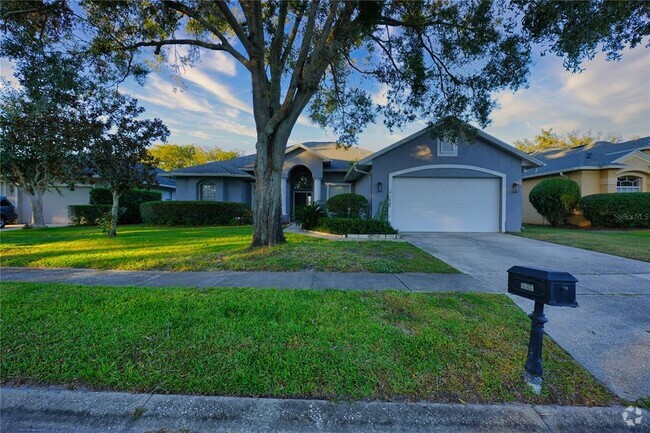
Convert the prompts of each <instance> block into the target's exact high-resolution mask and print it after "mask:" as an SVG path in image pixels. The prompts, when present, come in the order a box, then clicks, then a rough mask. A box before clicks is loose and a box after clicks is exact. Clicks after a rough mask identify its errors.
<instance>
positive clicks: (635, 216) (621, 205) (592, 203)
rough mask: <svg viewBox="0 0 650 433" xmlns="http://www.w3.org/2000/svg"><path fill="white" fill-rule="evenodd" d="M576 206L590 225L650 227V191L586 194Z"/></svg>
mask: <svg viewBox="0 0 650 433" xmlns="http://www.w3.org/2000/svg"><path fill="white" fill-rule="evenodd" d="M578 207H579V208H580V209H581V210H582V212H583V215H584V217H585V218H587V219H588V220H590V221H591V225H592V227H630V228H632V227H650V192H631V193H608V194H594V195H588V196H585V197H582V198H581V199H580V201H579V203H578Z"/></svg>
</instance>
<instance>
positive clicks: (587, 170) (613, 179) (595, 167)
mask: <svg viewBox="0 0 650 433" xmlns="http://www.w3.org/2000/svg"><path fill="white" fill-rule="evenodd" d="M531 156H533V157H534V158H536V159H538V160H540V161H542V162H543V163H544V165H543V166H541V167H531V168H529V169H527V170H526V171H525V172H524V174H523V182H524V185H523V192H524V193H523V197H522V199H523V200H524V203H523V210H524V218H523V221H524V222H525V223H529V224H547V221H546V220H545V219H544V218H543V217H542V216H541V215H540V214H538V213H537V211H536V210H535V208H534V207H533V205H531V204H530V201H529V200H528V195H529V194H530V191H531V190H532V189H533V188H534V187H535V185H537V184H538V183H539V182H541V181H542V180H544V179H549V178H551V177H559V176H562V177H567V178H569V179H573V180H575V181H576V182H577V183H578V185H580V192H581V194H582V196H586V195H592V194H600V193H626V192H650V137H644V138H640V139H638V140H632V141H626V142H624V143H609V142H606V141H596V142H593V143H591V144H587V145H584V146H577V147H573V148H563V149H558V148H554V149H543V150H540V151H537V152H534V153H532V154H531ZM575 222H576V223H578V224H579V223H580V219H577V220H575Z"/></svg>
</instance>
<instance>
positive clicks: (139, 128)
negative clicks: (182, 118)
mask: <svg viewBox="0 0 650 433" xmlns="http://www.w3.org/2000/svg"><path fill="white" fill-rule="evenodd" d="M105 104H106V111H107V112H109V113H110V114H109V115H108V116H107V121H106V122H105V125H104V127H105V133H104V135H103V136H102V138H101V139H100V140H98V141H97V142H96V143H95V144H94V145H93V146H92V147H90V149H89V151H88V161H89V166H91V167H92V168H93V171H95V173H96V174H97V175H98V176H99V177H100V178H101V179H102V182H103V183H105V184H106V185H107V187H108V189H110V191H111V194H112V196H113V203H112V208H111V223H110V228H109V230H108V235H109V236H111V237H113V236H116V235H117V220H118V218H119V200H120V197H121V196H122V194H124V193H125V192H127V191H129V190H131V189H133V188H139V187H143V186H149V185H155V184H156V172H155V170H154V162H155V160H154V159H153V157H152V156H151V155H150V154H149V152H148V150H147V147H148V146H150V145H151V144H152V142H154V141H159V140H162V141H164V140H166V139H167V136H168V135H169V130H168V129H167V127H166V126H165V125H164V124H163V123H162V121H161V120H160V119H153V120H149V119H146V120H138V119H137V118H138V116H139V115H140V114H142V113H143V112H144V108H142V107H138V105H137V101H136V100H135V99H130V98H127V97H125V96H123V95H119V94H113V95H110V96H109V97H108V99H107V100H105Z"/></svg>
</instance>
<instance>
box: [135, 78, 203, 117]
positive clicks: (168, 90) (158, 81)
mask: <svg viewBox="0 0 650 433" xmlns="http://www.w3.org/2000/svg"><path fill="white" fill-rule="evenodd" d="M130 93H131V95H132V96H133V97H134V98H136V99H138V100H141V101H145V102H148V103H150V104H154V105H157V106H162V107H166V108H173V109H181V110H188V111H195V112H199V113H211V112H212V111H213V108H212V107H210V104H209V103H208V102H207V101H206V100H205V99H199V98H195V97H193V96H191V95H190V94H188V93H187V92H185V91H183V89H180V88H178V87H174V85H173V84H171V83H168V82H166V81H164V80H163V79H162V78H160V77H159V76H157V75H152V76H150V77H149V78H148V80H147V84H146V86H145V87H144V88H143V92H142V93H141V92H130Z"/></svg>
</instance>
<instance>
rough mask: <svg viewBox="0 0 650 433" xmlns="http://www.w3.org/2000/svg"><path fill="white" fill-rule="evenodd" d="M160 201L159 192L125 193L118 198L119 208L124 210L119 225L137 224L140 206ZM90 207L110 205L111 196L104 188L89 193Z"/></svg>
mask: <svg viewBox="0 0 650 433" xmlns="http://www.w3.org/2000/svg"><path fill="white" fill-rule="evenodd" d="M160 200H162V193H160V192H159V191H149V190H144V189H132V190H131V191H128V192H125V193H124V194H122V197H120V202H119V206H120V208H124V213H123V214H122V216H121V217H120V219H119V223H120V224H139V223H141V222H142V221H143V220H142V216H141V215H140V205H141V204H142V203H146V202H149V201H160ZM90 204H91V205H93V204H94V205H112V204H113V194H111V191H110V190H109V189H106V188H95V189H92V190H91V191H90Z"/></svg>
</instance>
